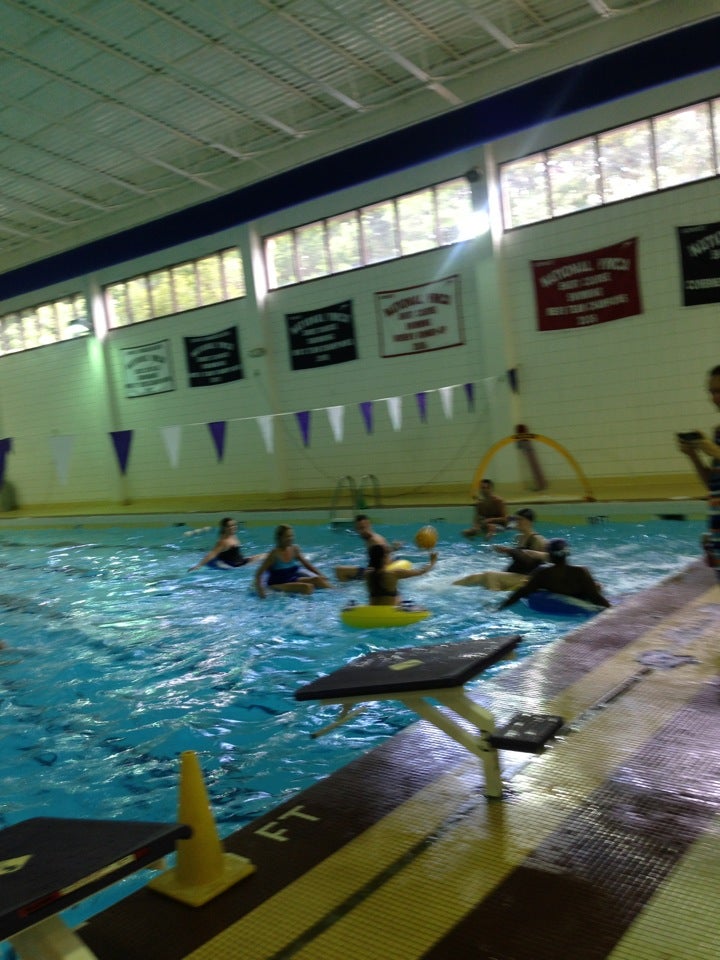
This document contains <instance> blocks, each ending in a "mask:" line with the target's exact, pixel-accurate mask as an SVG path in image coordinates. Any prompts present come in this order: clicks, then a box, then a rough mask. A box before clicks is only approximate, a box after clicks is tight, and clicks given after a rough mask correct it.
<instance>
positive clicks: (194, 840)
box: [149, 750, 255, 907]
mask: <svg viewBox="0 0 720 960" xmlns="http://www.w3.org/2000/svg"><path fill="white" fill-rule="evenodd" d="M180 760H181V765H180V800H179V803H178V821H179V822H180V823H186V824H187V825H188V826H189V827H192V836H191V837H190V839H189V840H178V841H177V842H176V844H175V849H176V851H177V857H176V862H175V866H174V867H173V869H172V870H167V871H165V873H161V874H160V876H159V877H155V879H154V880H151V881H150V883H149V886H150V887H152V889H153V890H157V891H158V892H159V893H164V894H165V896H167V897H172V898H173V899H174V900H181V901H182V902H183V903H187V904H189V906H191V907H201V906H202V905H203V904H204V903H207V902H208V901H209V900H212V899H213V897H216V896H217V895H218V894H220V893H223V892H224V891H225V890H227V889H228V888H229V887H232V886H233V884H235V883H237V882H238V881H239V880H242V879H244V878H245V877H247V876H249V875H250V874H251V873H254V872H255V865H254V864H253V863H252V862H251V861H250V860H248V859H247V858H246V857H240V856H237V854H234V853H225V852H224V851H223V849H222V845H221V843H220V837H219V836H218V832H217V827H216V826H215V819H214V817H213V815H212V810H211V809H210V801H209V800H208V795H207V790H206V789H205V783H204V782H203V777H202V771H201V770H200V764H199V762H198V758H197V754H196V753H195V752H194V751H193V750H185V751H184V752H183V753H182V754H181V757H180Z"/></svg>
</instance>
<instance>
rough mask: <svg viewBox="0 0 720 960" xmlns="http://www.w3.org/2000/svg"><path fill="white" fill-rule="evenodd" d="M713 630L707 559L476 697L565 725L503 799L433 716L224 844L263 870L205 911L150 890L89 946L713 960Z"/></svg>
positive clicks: (718, 618) (331, 959)
mask: <svg viewBox="0 0 720 960" xmlns="http://www.w3.org/2000/svg"><path fill="white" fill-rule="evenodd" d="M718 637H720V587H718V586H717V585H716V584H715V580H714V577H713V575H712V572H711V571H710V570H709V569H708V568H707V567H705V566H704V565H702V564H701V563H700V562H699V561H698V562H697V563H694V564H692V565H691V566H690V567H689V568H688V569H687V570H685V571H683V572H682V573H679V574H677V575H675V576H673V577H671V578H669V579H668V580H665V581H663V582H662V583H660V584H658V585H656V586H655V587H653V588H652V589H650V590H647V591H645V592H643V593H642V594H640V595H637V596H635V597H633V598H631V599H629V600H628V601H626V602H624V603H623V604H622V605H620V606H618V607H615V608H613V609H611V610H608V611H605V612H603V613H602V614H600V615H599V616H597V617H595V618H594V619H592V620H590V621H587V622H586V623H585V624H583V625H582V626H580V627H579V628H578V629H576V630H574V631H573V632H571V633H570V634H569V635H567V636H566V637H565V638H564V639H563V640H561V641H558V642H557V643H555V644H553V645H552V646H550V647H549V648H547V649H545V650H543V651H541V652H540V653H538V654H536V655H535V656H534V657H532V658H529V659H526V660H523V661H521V662H519V663H518V664H517V665H516V666H514V665H510V666H509V667H508V668H507V669H505V670H503V671H502V672H500V673H499V674H498V675H497V676H495V677H493V678H489V679H487V680H482V679H479V680H478V681H475V682H473V684H472V686H471V695H472V696H473V698H474V699H476V700H478V701H479V702H480V703H481V704H482V705H483V706H485V707H487V708H489V709H491V710H492V711H493V713H494V714H495V715H496V716H497V717H498V718H499V719H500V720H501V721H502V720H505V719H507V718H509V716H510V715H511V714H513V713H514V712H515V711H517V710H524V711H531V712H542V713H552V714H559V715H561V716H562V717H563V718H564V719H565V721H566V726H565V728H564V729H563V730H562V731H561V735H560V736H559V737H558V738H557V739H556V740H554V741H553V742H552V743H551V744H550V745H549V746H548V747H547V748H546V749H545V751H544V752H543V753H541V754H539V755H529V754H522V753H514V752H513V753H510V752H508V751H502V752H501V760H502V772H503V780H504V783H505V793H504V796H503V798H502V799H498V800H488V799H486V798H485V796H484V793H483V787H484V784H483V774H482V766H481V764H480V762H479V761H478V760H477V758H476V757H473V756H472V755H471V754H470V753H468V752H466V751H464V750H463V749H462V748H461V747H460V746H459V745H458V744H456V743H455V742H453V741H451V740H450V739H448V738H447V737H446V736H445V735H444V734H443V733H441V732H440V731H439V730H438V729H437V728H436V727H434V726H431V725H429V724H428V723H426V722H424V721H421V722H418V723H417V724H414V725H413V726H411V727H409V728H408V729H407V730H405V731H403V732H402V733H400V734H397V735H396V736H393V737H391V738H390V739H389V740H388V741H387V742H386V743H385V744H383V745H382V746H380V747H378V748H376V749H375V750H373V751H371V752H369V753H368V754H367V755H365V756H363V757H361V758H359V759H357V760H355V761H354V762H352V763H351V764H349V765H348V766H346V767H344V768H343V769H341V770H339V771H338V772H337V773H335V774H333V775H331V776H330V777H328V778H327V779H325V780H322V781H321V782H318V783H317V784H316V785H314V786H313V787H311V788H310V789H308V790H305V791H304V792H302V793H300V794H298V795H297V796H295V797H293V799H292V800H290V801H289V802H287V803H285V804H283V805H282V806H280V807H278V808H276V809H274V810H272V811H271V812H270V813H268V814H267V815H265V816H263V817H261V818H260V819H258V820H257V821H255V822H253V823H252V824H250V825H248V826H246V827H245V828H243V829H242V830H240V831H238V832H237V833H235V834H233V835H232V836H231V837H230V838H228V840H227V841H226V844H225V846H226V849H227V850H229V851H231V852H234V853H237V854H241V855H242V856H244V857H248V858H249V859H250V860H251V861H252V862H253V863H254V864H255V866H256V868H257V869H256V872H255V873H254V874H252V875H251V876H250V877H248V878H246V879H245V880H243V881H242V882H240V883H239V884H238V885H237V886H235V887H233V888H232V889H230V890H228V891H227V892H225V893H223V894H221V895H220V896H219V897H217V899H215V900H213V901H212V902H210V903H209V904H207V905H206V906H204V907H199V908H190V907H185V906H182V905H181V904H179V903H177V902H175V901H172V900H169V899H167V898H165V897H163V896H161V895H160V894H158V893H156V892H154V891H152V890H149V889H143V890H141V891H139V892H137V893H135V894H133V895H132V896H130V897H129V898H127V899H126V900H124V901H122V902H120V903H119V904H117V905H115V906H114V907H111V908H110V909H108V910H106V911H105V912H104V913H102V914H100V915H98V916H97V917H95V918H93V919H92V920H91V921H90V922H89V923H88V924H87V925H86V926H85V927H83V928H82V929H81V931H79V932H80V934H81V936H82V938H83V939H84V941H85V942H86V943H87V944H88V945H89V947H90V948H91V949H92V950H93V951H94V952H95V954H96V955H97V957H98V958H100V960H148V958H150V960H180V958H185V960H281V958H282V960H289V958H297V960H339V958H343V960H415V958H425V960H447V958H453V960H455V958H458V960H470V958H477V960H545V958H547V960H604V958H608V960H717V956H718V946H717V945H718V942H720V915H719V914H718V910H717V890H718V881H719V880H720V816H719V813H720V676H719V674H720V646H719V644H718ZM449 639H450V638H449ZM302 709H307V710H313V709H317V707H316V706H315V705H314V704H312V703H310V704H307V705H305V706H304V707H303V708H302ZM318 713H320V711H318ZM326 719H327V718H325V722H326ZM322 722H323V721H322V720H321V719H320V715H318V726H320V725H321V724H322ZM350 735H352V721H351V722H350V723H349V724H348V725H346V726H343V727H340V728H339V729H338V730H336V731H334V733H333V734H332V736H340V737H342V736H350ZM322 744H323V741H322V740H319V741H318V742H317V749H318V750H322V749H323V746H322Z"/></svg>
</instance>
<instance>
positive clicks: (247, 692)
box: [0, 520, 701, 836]
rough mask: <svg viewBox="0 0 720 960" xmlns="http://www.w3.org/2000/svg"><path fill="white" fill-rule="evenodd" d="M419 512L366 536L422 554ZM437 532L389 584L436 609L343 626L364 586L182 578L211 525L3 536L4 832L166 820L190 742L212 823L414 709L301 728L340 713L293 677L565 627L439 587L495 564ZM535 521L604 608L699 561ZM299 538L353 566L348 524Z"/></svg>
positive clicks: (570, 623) (541, 635)
mask: <svg viewBox="0 0 720 960" xmlns="http://www.w3.org/2000/svg"><path fill="white" fill-rule="evenodd" d="M423 522H427V521H423ZM421 525H422V523H418V524H416V525H413V526H412V527H410V526H408V525H393V524H392V523H383V524H382V525H381V526H380V529H381V531H382V533H383V534H384V535H385V536H387V538H388V539H391V540H400V541H403V542H404V543H407V544H408V545H409V546H408V549H407V550H405V551H401V552H400V555H401V556H406V557H408V558H409V559H411V560H414V561H415V562H423V561H424V559H425V558H426V554H423V553H421V552H420V551H419V550H418V549H417V548H416V547H415V546H414V545H413V543H412V536H413V533H414V531H415V530H416V529H417V528H418V526H421ZM435 525H436V527H437V529H438V532H439V534H440V540H439V543H438V547H437V549H438V551H439V554H440V559H439V562H438V564H437V566H436V568H435V570H433V571H432V572H431V573H430V574H428V575H426V576H424V577H422V578H418V579H413V580H410V581H407V582H405V583H401V590H402V594H403V598H405V599H415V600H417V601H419V602H422V603H423V604H424V605H427V606H428V607H429V608H430V609H431V610H432V612H433V615H432V617H430V618H429V619H427V620H425V621H422V622H420V623H416V624H413V625H411V626H408V627H404V628H401V629H393V630H359V631H358V630H351V629H349V628H347V627H344V626H342V624H341V623H340V621H339V616H338V614H339V611H340V609H341V607H342V606H343V605H344V604H345V603H347V602H348V601H349V600H351V599H352V600H356V601H358V602H364V587H363V585H362V584H361V583H352V584H345V585H338V586H337V587H336V588H335V589H332V590H326V591H318V592H316V593H315V594H314V595H313V596H312V597H301V596H290V595H279V594H272V593H271V595H270V596H269V597H268V598H267V599H266V600H260V599H259V598H258V597H256V596H255V595H254V594H253V593H252V590H251V583H252V577H253V574H254V570H255V567H254V566H253V567H245V568H240V569H239V570H233V571H227V572H225V571H215V570H210V569H208V568H202V569H201V570H199V571H196V572H193V573H188V572H187V569H188V567H189V566H191V565H192V564H193V563H195V562H196V561H197V560H198V559H199V558H200V557H201V556H202V555H203V553H204V552H206V551H207V550H208V549H209V548H210V547H211V546H212V544H213V542H214V532H213V531H209V532H207V533H205V534H202V535H199V536H192V537H189V536H187V535H185V534H186V533H187V528H183V527H178V526H167V527H154V528H149V529H136V528H127V527H126V528H112V529H104V530H93V529H85V528H82V527H78V528H68V529H63V530H57V529H56V530H22V531H15V530H13V531H12V533H8V532H7V530H6V529H5V530H0V566H2V593H0V614H1V615H2V621H1V623H2V627H1V628H0V639H2V640H3V641H4V642H5V644H6V649H4V650H0V735H1V736H2V743H3V750H2V756H1V757H0V798H1V799H0V827H1V826H9V825H11V824H13V823H16V822H18V821H20V820H23V819H26V818H27V817H31V816H48V815H50V816H63V817H92V818H124V819H142V820H174V819H175V816H176V804H177V780H178V769H179V767H178V755H179V754H180V752H181V751H183V750H195V751H197V753H198V755H199V758H200V762H201V765H202V768H203V772H204V775H205V779H206V783H207V787H208V791H209V794H210V798H211V802H212V805H213V810H214V812H215V816H216V820H217V823H218V829H219V831H220V833H221V835H223V836H225V835H227V834H229V833H231V832H232V831H234V830H236V829H238V828H239V827H241V826H243V825H244V824H246V823H248V822H249V821H251V820H253V819H255V818H257V817H258V816H260V815H261V814H263V813H265V812H266V811H267V810H268V809H270V808H271V807H273V806H275V805H277V804H278V803H281V802H283V801H285V800H286V799H288V798H289V797H290V796H292V795H293V794H294V793H296V792H297V791H299V790H300V789H303V788H305V787H307V786H309V785H311V784H312V783H313V782H315V781H316V780H318V779H320V778H322V777H324V776H326V775H327V774H328V773H329V772H331V771H332V770H335V769H337V768H338V767H340V766H341V765H343V764H345V763H347V762H348V761H350V760H351V759H352V758H353V757H355V756H357V755H358V754H359V753H362V752H365V751H367V750H368V749H370V748H371V747H373V746H375V745H376V744H378V743H380V742H382V741H384V740H385V739H386V738H387V737H388V736H389V735H391V734H392V733H394V732H396V731H397V730H400V729H402V728H403V727H404V726H406V725H407V724H408V723H409V722H411V721H412V720H413V719H414V716H413V715H412V714H410V713H409V712H408V711H407V710H406V709H405V708H403V707H402V706H401V705H400V704H395V703H380V704H375V705H372V706H371V707H370V708H368V709H367V710H365V711H364V712H363V713H362V714H360V716H359V717H358V718H357V719H354V720H353V721H351V722H350V723H348V724H347V725H345V726H343V727H341V728H340V729H339V730H336V731H334V732H333V733H332V734H330V735H329V736H326V737H324V738H323V739H322V740H319V741H318V740H311V739H310V737H309V734H310V733H311V732H312V731H314V730H316V729H318V728H319V727H321V726H323V725H324V724H326V723H328V722H329V721H330V720H331V719H332V718H333V717H334V716H335V714H336V711H337V709H338V708H337V707H325V708H321V707H319V706H318V705H317V704H307V703H304V704H298V703H296V702H295V700H294V699H293V694H294V691H295V690H296V689H297V688H298V687H299V686H300V685H302V684H305V683H307V682H309V681H311V680H313V679H314V678H315V677H317V676H319V675H321V674H324V673H328V672H330V671H331V670H334V669H336V668H337V667H339V666H341V665H342V664H344V663H346V662H347V661H349V660H350V659H352V658H353V657H356V656H359V655H361V654H365V653H368V652H371V651H374V650H379V649H386V648H390V647H396V646H410V645H418V644H432V643H438V642H444V641H448V640H458V641H461V640H463V639H466V638H469V637H470V636H473V635H501V634H508V633H521V634H522V635H523V637H524V640H523V643H522V644H521V646H520V650H519V653H520V655H521V656H527V655H529V654H531V653H532V652H533V651H534V650H537V649H539V648H540V647H542V646H544V645H546V644H548V643H551V642H552V641H553V640H555V639H557V638H558V637H560V636H562V635H563V634H564V633H565V632H567V630H568V629H570V628H572V627H574V626H576V625H577V621H575V620H568V619H563V618H557V617H556V618H553V617H547V616H543V615H541V614H538V613H534V612H532V611H530V610H529V609H527V608H526V607H525V606H524V605H523V604H518V605H517V607H515V608H513V609H512V610H509V611H505V612H503V613H501V614H497V613H494V612H493V611H492V608H493V607H495V606H496V605H497V603H498V600H499V598H500V596H501V595H499V594H497V593H490V592H488V591H485V590H483V589H480V588H459V587H452V586H451V584H452V581H453V580H454V579H456V578H457V577H460V576H462V575H464V574H467V573H470V572H477V571H480V570H483V569H487V568H493V569H502V568H503V567H504V566H505V564H504V562H503V560H504V558H502V557H500V556H498V555H497V554H495V553H493V552H492V551H491V548H490V546H489V545H488V544H486V543H484V542H479V541H466V540H464V539H463V538H462V536H461V534H460V530H461V529H462V525H461V524H455V523H449V522H443V521H438V522H436V524H435ZM539 529H540V532H542V533H544V534H546V535H550V536H566V537H567V538H568V539H569V540H570V541H571V543H572V545H573V557H574V559H575V562H577V563H581V564H584V565H586V566H589V567H590V568H591V570H592V571H593V573H594V575H595V577H596V579H598V581H599V582H600V583H602V585H603V587H604V590H605V593H606V594H607V596H608V597H609V598H610V599H611V600H613V601H615V602H617V601H619V600H621V599H622V598H623V597H625V596H627V595H629V594H632V593H635V592H637V591H638V590H640V589H642V588H644V587H647V586H649V585H650V584H652V583H653V582H655V581H657V580H658V579H659V578H661V577H663V576H666V575H668V574H669V573H671V572H672V571H674V570H677V569H679V568H681V567H682V566H684V565H685V564H686V563H688V562H689V561H691V560H693V559H695V558H697V556H698V553H699V548H698V537H699V535H700V532H701V523H700V522H699V521H697V522H696V521H683V522H669V521H662V520H657V521H653V522H649V523H644V524H634V523H602V524H594V525H593V524H583V525H573V526H568V527H566V528H563V527H562V526H558V525H553V529H552V530H546V529H544V528H543V526H542V525H539ZM296 533H297V539H298V542H299V544H300V547H301V549H302V551H303V552H304V553H305V554H306V555H308V556H309V557H311V558H312V561H313V563H314V564H315V565H316V566H317V567H318V568H319V569H320V570H322V571H323V572H326V573H328V574H331V573H332V570H333V567H334V566H335V565H337V564H342V563H355V562H361V561H362V560H363V545H362V542H361V541H360V540H359V538H358V537H357V535H356V534H354V533H353V532H352V531H351V530H344V529H342V530H330V529H328V528H327V527H320V526H315V527H299V528H297V529H296ZM240 538H241V540H242V542H243V547H244V550H245V552H247V553H255V552H258V551H262V550H265V549H267V548H268V547H269V545H270V543H271V541H272V529H271V528H251V529H241V530H240ZM510 540H512V535H511V534H507V535H506V534H503V535H501V536H500V537H499V538H498V542H509V541H510ZM507 669H512V665H511V664H499V665H497V666H496V667H494V668H493V670H495V671H502V670H507ZM481 683H482V680H478V681H477V684H481Z"/></svg>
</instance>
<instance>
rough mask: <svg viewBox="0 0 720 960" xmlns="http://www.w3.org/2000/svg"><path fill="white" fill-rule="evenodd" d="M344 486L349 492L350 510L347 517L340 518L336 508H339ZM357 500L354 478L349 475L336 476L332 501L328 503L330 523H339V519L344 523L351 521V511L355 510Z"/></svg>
mask: <svg viewBox="0 0 720 960" xmlns="http://www.w3.org/2000/svg"><path fill="white" fill-rule="evenodd" d="M346 487H347V489H348V491H349V493H350V510H351V511H352V512H351V515H350V516H349V517H342V518H341V517H338V516H337V510H338V508H339V504H340V498H341V496H342V492H343V490H344V489H345V488H346ZM358 501H359V494H358V489H357V487H356V486H355V478H354V477H351V476H349V475H346V476H344V477H338V480H337V483H336V484H335V492H334V493H333V498H332V502H331V504H330V523H339V522H340V521H341V520H342V521H343V522H346V523H351V522H352V519H353V513H354V512H355V511H356V510H357V505H358Z"/></svg>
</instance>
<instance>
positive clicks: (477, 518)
mask: <svg viewBox="0 0 720 960" xmlns="http://www.w3.org/2000/svg"><path fill="white" fill-rule="evenodd" d="M494 490H495V484H494V483H493V482H492V480H483V481H481V483H480V493H479V494H478V495H477V496H476V497H475V504H474V507H473V522H472V526H470V527H468V528H467V530H463V532H462V534H463V536H464V537H477V536H478V535H479V534H482V535H483V536H485V537H492V535H493V534H494V533H495V531H496V530H497V528H498V527H506V526H507V525H508V521H509V519H510V518H509V517H508V515H507V507H506V506H505V501H504V500H503V499H502V497H498V496H496V495H495V493H494Z"/></svg>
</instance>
